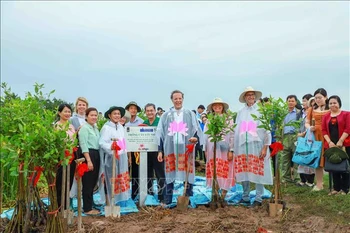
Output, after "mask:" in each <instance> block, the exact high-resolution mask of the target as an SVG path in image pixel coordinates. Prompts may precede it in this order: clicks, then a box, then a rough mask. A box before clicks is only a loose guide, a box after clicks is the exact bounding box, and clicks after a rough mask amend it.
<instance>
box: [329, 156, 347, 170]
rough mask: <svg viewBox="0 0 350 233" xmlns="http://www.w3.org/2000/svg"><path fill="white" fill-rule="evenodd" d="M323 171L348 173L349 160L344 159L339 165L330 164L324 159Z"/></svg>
mask: <svg viewBox="0 0 350 233" xmlns="http://www.w3.org/2000/svg"><path fill="white" fill-rule="evenodd" d="M324 170H325V171H326V172H337V173H349V172H350V165H349V160H348V159H344V160H342V161H341V162H340V163H331V162H330V161H329V159H328V158H325V164H324Z"/></svg>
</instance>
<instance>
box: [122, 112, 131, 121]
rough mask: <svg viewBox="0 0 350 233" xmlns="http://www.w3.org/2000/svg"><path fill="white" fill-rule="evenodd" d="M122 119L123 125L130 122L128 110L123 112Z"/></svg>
mask: <svg viewBox="0 0 350 233" xmlns="http://www.w3.org/2000/svg"><path fill="white" fill-rule="evenodd" d="M124 118H125V124H126V123H128V122H129V121H130V119H131V114H130V112H129V111H128V110H125V114H124Z"/></svg>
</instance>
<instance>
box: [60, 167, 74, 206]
mask: <svg viewBox="0 0 350 233" xmlns="http://www.w3.org/2000/svg"><path fill="white" fill-rule="evenodd" d="M69 166H70V174H69V175H70V177H69V184H70V187H69V190H66V194H65V195H67V192H69V191H70V189H71V188H72V185H73V179H74V172H75V167H76V163H75V162H74V161H73V162H72V163H71V164H70V165H69ZM62 170H63V167H62V166H61V165H60V166H59V167H58V168H57V171H56V196H57V203H58V207H60V206H61V197H62ZM64 209H65V207H64V206H63V207H62V208H61V210H64Z"/></svg>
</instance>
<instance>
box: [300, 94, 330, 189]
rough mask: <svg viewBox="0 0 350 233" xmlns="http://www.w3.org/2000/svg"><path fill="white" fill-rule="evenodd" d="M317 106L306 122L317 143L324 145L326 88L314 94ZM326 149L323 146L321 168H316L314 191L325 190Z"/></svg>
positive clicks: (326, 111) (326, 106)
mask: <svg viewBox="0 0 350 233" xmlns="http://www.w3.org/2000/svg"><path fill="white" fill-rule="evenodd" d="M314 97H315V104H314V106H313V107H310V108H309V111H308V114H307V118H306V121H305V127H306V128H307V129H310V130H311V132H313V133H314V135H315V139H316V140H317V141H322V145H324V138H323V135H322V117H323V116H324V115H325V114H327V113H328V112H329V106H328V98H327V91H326V90H325V89H324V88H319V89H317V90H316V91H315V93H314ZM323 153H324V149H323V146H322V153H321V155H320V156H321V158H320V164H319V167H318V168H316V185H315V186H314V187H313V189H312V191H320V190H323V167H324V157H323Z"/></svg>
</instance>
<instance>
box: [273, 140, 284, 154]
mask: <svg viewBox="0 0 350 233" xmlns="http://www.w3.org/2000/svg"><path fill="white" fill-rule="evenodd" d="M270 147H271V148H272V151H271V155H270V156H271V157H273V156H275V155H276V154H277V153H278V152H280V151H281V150H283V148H284V147H283V144H282V143H280V142H274V143H272V144H271V146H270Z"/></svg>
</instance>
